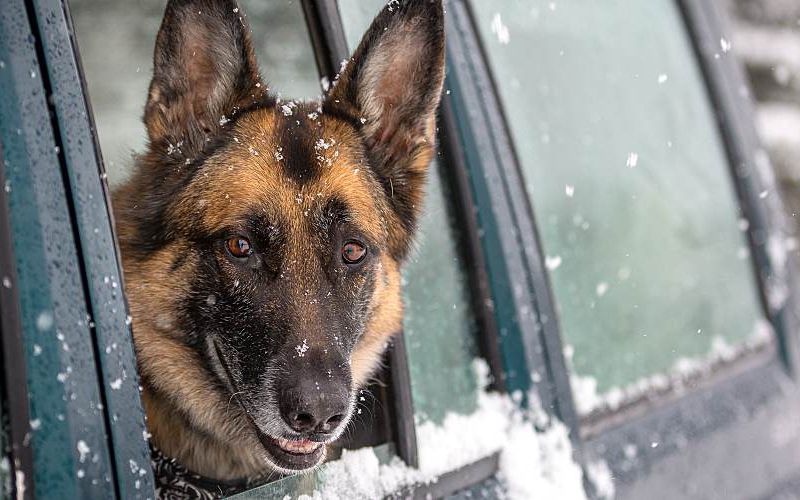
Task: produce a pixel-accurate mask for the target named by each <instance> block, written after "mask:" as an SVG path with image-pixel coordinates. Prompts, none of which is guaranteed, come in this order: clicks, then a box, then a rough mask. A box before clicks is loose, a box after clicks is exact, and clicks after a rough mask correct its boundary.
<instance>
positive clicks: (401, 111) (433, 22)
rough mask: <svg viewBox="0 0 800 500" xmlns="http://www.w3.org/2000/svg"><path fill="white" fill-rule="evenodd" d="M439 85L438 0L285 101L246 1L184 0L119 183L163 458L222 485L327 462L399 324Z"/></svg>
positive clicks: (168, 25) (415, 6) (148, 400)
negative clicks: (138, 146)
mask: <svg viewBox="0 0 800 500" xmlns="http://www.w3.org/2000/svg"><path fill="white" fill-rule="evenodd" d="M443 80H444V21H443V7H442V2H441V0H400V1H394V2H390V3H389V4H388V5H387V6H386V7H385V8H384V9H383V11H382V12H380V14H379V15H378V16H377V17H376V19H375V20H374V22H373V23H372V25H371V27H370V28H369V30H368V31H367V32H366V34H365V35H364V38H363V39H362V41H361V43H360V44H359V45H358V48H357V49H356V50H355V52H354V53H353V55H352V57H351V58H350V59H349V60H348V61H347V63H346V66H345V67H344V68H343V70H342V71H341V72H340V75H339V76H338V77H337V79H336V80H335V81H334V83H333V84H332V85H331V89H330V90H329V91H328V92H327V93H326V94H325V95H324V96H323V97H322V98H320V99H319V100H317V101H313V102H281V101H279V100H278V99H277V98H276V97H274V96H273V94H272V93H271V92H270V90H269V89H268V88H267V84H266V81H265V80H262V79H261V76H260V74H259V69H258V65H257V63H256V58H255V55H254V53H253V48H252V44H251V40H250V35H249V28H248V27H247V24H246V22H245V18H244V17H243V14H242V11H241V10H240V9H239V7H238V5H236V3H235V2H234V1H233V0H169V2H168V4H167V6H166V10H165V14H164V19H163V22H162V24H161V27H160V30H159V33H158V36H157V39H156V46H155V52H154V68H153V78H152V81H151V83H150V87H149V92H148V97H147V102H146V105H145V112H144V124H145V127H146V131H147V137H148V144H147V146H146V149H145V151H143V152H142V153H141V154H140V155H139V156H137V157H136V161H135V168H134V171H133V173H132V175H131V177H130V178H129V180H127V181H126V182H125V183H124V184H122V185H121V186H120V187H119V188H118V189H116V190H115V192H114V193H113V207H114V217H115V221H116V225H117V231H118V236H119V244H120V249H121V254H122V263H123V269H124V277H125V281H126V293H127V298H128V301H129V305H130V311H131V315H132V318H133V327H132V328H133V337H134V346H135V350H136V354H137V358H138V367H139V373H140V377H141V384H142V401H143V405H144V408H145V413H146V417H147V426H148V431H149V432H150V433H151V436H152V437H151V444H152V445H153V446H155V447H156V448H157V449H158V450H160V452H162V453H163V454H165V455H166V456H168V457H171V458H173V459H175V460H176V461H177V462H178V463H179V464H181V465H182V466H185V467H186V468H187V469H189V470H191V471H193V472H195V473H197V474H200V475H203V476H206V477H209V478H213V479H215V480H220V481H227V480H236V479H240V478H257V477H264V476H265V475H269V474H274V473H280V474H294V473H299V472H304V471H308V470H311V469H313V468H314V467H316V466H318V465H319V464H320V463H321V462H323V460H324V459H325V455H326V447H327V446H328V445H330V443H332V442H334V441H335V440H336V439H337V438H338V437H340V435H341V434H342V432H343V431H344V429H345V427H346V426H347V425H348V422H349V421H350V418H351V415H352V413H353V408H354V405H355V403H354V401H355V395H356V394H357V391H358V389H359V388H361V387H363V386H364V385H365V383H366V382H367V381H368V379H370V377H371V376H372V375H374V372H375V371H376V368H377V366H378V365H379V363H380V359H381V356H382V354H383V351H384V350H385V348H386V346H387V343H388V342H389V340H390V338H391V337H392V335H393V334H395V333H397V332H398V331H399V330H400V329H401V323H402V316H403V304H402V298H401V285H400V268H401V265H402V263H403V261H404V259H405V258H406V256H407V255H408V253H409V250H410V249H411V247H412V242H413V238H414V233H415V228H416V223H417V219H418V217H419V215H420V209H421V207H422V203H423V194H424V187H425V181H426V172H427V170H428V166H429V163H430V161H431V159H432V156H433V154H434V149H435V130H436V125H435V122H436V118H435V117H436V110H437V107H438V104H439V100H440V96H441V91H442V86H443Z"/></svg>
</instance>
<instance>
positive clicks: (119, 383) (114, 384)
mask: <svg viewBox="0 0 800 500" xmlns="http://www.w3.org/2000/svg"><path fill="white" fill-rule="evenodd" d="M108 385H110V386H111V388H112V389H114V390H115V391H118V390H120V389H121V388H122V379H121V378H117V379H116V380H112V381H111V382H110V383H109V384H108Z"/></svg>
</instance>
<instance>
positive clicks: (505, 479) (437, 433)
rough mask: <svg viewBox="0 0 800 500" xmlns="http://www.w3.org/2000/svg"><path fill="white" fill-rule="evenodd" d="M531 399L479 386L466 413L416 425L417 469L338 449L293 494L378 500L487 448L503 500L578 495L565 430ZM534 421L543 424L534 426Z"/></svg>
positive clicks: (600, 480)
mask: <svg viewBox="0 0 800 500" xmlns="http://www.w3.org/2000/svg"><path fill="white" fill-rule="evenodd" d="M474 369H475V373H476V376H477V378H478V382H479V386H480V387H486V385H487V384H486V382H487V380H488V373H489V368H488V366H487V365H486V363H485V362H484V361H483V360H475V363H474ZM531 401H533V402H534V404H532V406H533V408H534V410H531V411H525V412H523V411H521V410H520V409H519V407H518V406H517V405H516V404H515V402H514V400H513V399H512V398H511V397H510V396H509V395H506V394H499V393H492V392H488V391H485V390H484V391H481V392H480V393H479V395H478V408H477V410H476V411H475V412H474V413H472V414H470V415H460V414H456V413H450V414H448V415H447V416H446V417H445V419H444V421H443V423H442V424H441V425H437V424H434V423H432V422H424V423H421V424H419V425H418V427H417V443H418V448H419V459H420V467H419V468H418V469H416V468H411V467H409V466H407V465H406V464H405V463H404V462H403V461H402V460H401V459H400V458H398V457H394V458H392V459H391V460H390V461H389V463H384V464H382V463H380V461H379V459H378V456H377V455H376V454H375V452H374V451H373V449H372V448H363V449H359V450H353V451H349V450H345V451H344V452H343V453H342V457H341V458H340V459H339V460H337V461H334V462H331V463H329V464H326V466H325V467H324V469H323V470H322V471H321V472H320V474H321V479H322V481H321V484H322V485H324V487H322V488H321V489H319V490H317V491H314V492H313V494H311V495H302V496H300V497H299V500H339V499H353V498H383V497H385V496H387V495H390V494H391V493H393V492H397V491H398V490H401V489H402V488H405V487H408V486H412V485H419V484H431V483H435V482H436V481H437V478H438V477H439V476H441V475H442V474H444V473H447V472H451V471H454V470H457V469H459V468H461V467H464V466H466V465H468V464H470V463H473V462H476V461H478V460H480V459H482V458H486V457H488V456H490V455H492V454H495V453H498V454H499V471H498V478H499V479H500V480H501V482H502V483H503V487H504V489H505V498H508V499H510V500H516V499H520V500H521V499H530V498H559V499H564V500H583V499H585V498H586V494H585V492H584V489H583V471H582V469H581V467H580V465H578V464H577V463H576V462H575V461H574V459H573V453H572V445H571V442H570V439H569V431H568V429H567V428H566V426H564V425H563V424H562V423H561V422H558V421H555V420H553V419H550V420H549V421H548V420H547V419H546V418H543V412H541V410H540V409H538V407H537V406H536V405H535V402H536V399H535V396H533V395H531ZM533 422H537V426H534V424H533ZM540 422H545V423H544V424H542V425H538V423H540ZM535 427H539V428H540V429H542V430H538V431H537V430H536V428H535ZM589 469H590V470H589V476H590V479H591V480H592V481H593V482H594V483H595V484H596V485H597V487H598V490H599V491H601V492H602V493H603V495H604V496H605V498H611V497H613V482H612V481H611V476H610V473H609V472H608V468H607V467H606V466H605V463H595V464H591V466H590V467H589ZM465 486H466V485H465ZM289 498H290V497H288V496H287V497H286V498H285V499H284V500H289Z"/></svg>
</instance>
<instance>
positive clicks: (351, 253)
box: [342, 241, 367, 264]
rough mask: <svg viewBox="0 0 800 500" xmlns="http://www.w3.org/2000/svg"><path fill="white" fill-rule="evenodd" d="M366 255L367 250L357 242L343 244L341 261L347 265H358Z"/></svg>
mask: <svg viewBox="0 0 800 500" xmlns="http://www.w3.org/2000/svg"><path fill="white" fill-rule="evenodd" d="M365 255H367V249H366V248H365V247H364V245H362V244H361V243H359V242H357V241H351V242H349V243H345V245H344V246H343V247H342V259H344V261H345V262H346V263H348V264H358V263H359V262H361V261H362V260H363V259H364V256H365Z"/></svg>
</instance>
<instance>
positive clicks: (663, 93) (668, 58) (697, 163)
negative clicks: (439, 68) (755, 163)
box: [472, 0, 770, 413]
mask: <svg viewBox="0 0 800 500" xmlns="http://www.w3.org/2000/svg"><path fill="white" fill-rule="evenodd" d="M472 7H473V9H474V12H475V15H476V19H475V22H476V24H477V26H478V31H479V32H480V35H481V37H482V39H483V43H484V47H485V50H486V52H487V54H488V58H489V64H490V67H491V70H492V71H493V73H494V77H495V81H496V82H497V86H498V90H499V93H500V98H501V101H502V103H503V105H504V111H505V114H506V116H507V119H508V122H509V126H510V128H511V135H512V138H513V140H514V142H515V147H516V150H517V152H518V155H519V159H520V162H521V165H522V170H523V175H524V178H525V185H526V188H527V191H528V194H529V196H530V198H531V200H532V203H533V208H534V210H535V213H536V217H537V222H538V224H539V231H540V233H541V237H542V244H543V247H544V252H545V254H546V256H547V259H546V264H547V268H548V270H549V271H548V272H549V273H550V278H551V281H552V285H553V289H554V293H555V298H556V301H557V304H558V307H559V309H560V321H561V327H562V331H563V335H564V340H565V343H566V344H568V345H569V346H570V347H568V352H567V354H568V357H569V355H571V356H572V359H571V362H572V365H573V368H574V371H575V373H576V374H577V375H576V377H575V384H574V386H575V389H576V395H577V404H578V407H579V410H580V411H581V412H582V413H588V412H590V411H591V410H592V409H594V408H596V407H598V406H605V407H606V408H608V407H614V406H615V405H616V404H619V403H620V402H624V400H625V399H631V398H634V397H635V396H636V395H637V393H639V395H641V393H646V392H648V391H649V390H651V389H652V388H653V387H654V386H655V387H656V388H658V387H660V386H661V385H667V386H668V385H670V384H674V383H676V382H675V381H676V380H686V375H687V374H690V373H695V372H698V371H701V372H702V371H704V370H705V371H707V369H708V366H709V364H714V363H715V362H718V361H720V360H730V359H732V358H735V357H737V355H739V354H741V353H743V352H744V351H747V350H748V349H755V348H756V347H757V346H759V345H763V344H764V343H766V342H769V339H770V335H768V334H766V333H768V332H769V327H768V326H765V325H767V324H766V323H765V322H764V321H763V319H762V315H763V313H762V310H761V308H760V305H759V304H760V302H759V297H758V293H757V287H756V284H755V280H754V275H753V269H752V264H751V262H750V257H749V255H748V244H747V240H746V234H745V231H746V230H747V222H746V221H745V220H742V219H740V215H739V214H740V211H739V208H738V205H737V201H736V198H735V191H734V187H733V183H732V180H731V178H730V170H729V165H728V162H727V159H726V156H725V152H724V149H723V144H722V142H721V138H720V135H719V131H718V129H717V125H716V123H715V120H714V114H713V110H712V109H711V106H710V104H709V97H708V95H707V93H706V89H705V88H704V81H703V77H702V74H701V71H700V68H699V66H698V63H697V60H696V57H695V54H694V52H693V48H692V45H691V41H690V39H689V36H688V33H687V32H686V29H685V26H684V24H683V21H682V18H681V15H680V11H679V9H678V6H677V3H676V2H674V1H672V0H650V1H647V2H642V1H639V0H613V1H610V2H588V3H587V2H550V1H546V0H525V1H522V0H508V1H504V2H484V1H475V2H472ZM653 20H657V22H653ZM726 50H727V49H726V42H725V41H724V40H723V41H722V43H721V46H720V57H728V56H727V54H726ZM665 375H666V376H665Z"/></svg>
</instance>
